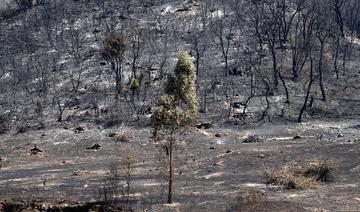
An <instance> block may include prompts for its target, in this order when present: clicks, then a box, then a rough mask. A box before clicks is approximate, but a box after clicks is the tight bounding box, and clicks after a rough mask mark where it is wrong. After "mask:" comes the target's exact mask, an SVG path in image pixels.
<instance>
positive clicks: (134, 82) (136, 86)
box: [130, 78, 140, 90]
mask: <svg viewBox="0 0 360 212" xmlns="http://www.w3.org/2000/svg"><path fill="white" fill-rule="evenodd" d="M139 88H140V81H139V79H137V78H134V79H132V80H131V85H130V89H131V90H137V89H139Z"/></svg>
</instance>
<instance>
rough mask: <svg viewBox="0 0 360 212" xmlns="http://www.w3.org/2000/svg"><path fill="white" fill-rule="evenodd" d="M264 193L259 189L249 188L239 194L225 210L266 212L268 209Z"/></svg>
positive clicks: (233, 211) (232, 211)
mask: <svg viewBox="0 0 360 212" xmlns="http://www.w3.org/2000/svg"><path fill="white" fill-rule="evenodd" d="M267 208H268V206H267V200H266V194H265V193H263V192H261V191H259V190H255V189H252V190H249V191H248V192H247V193H245V194H242V195H239V196H238V197H237V198H236V200H235V202H234V203H231V204H230V207H229V208H228V210H227V211H231V212H266V211H268V209H267Z"/></svg>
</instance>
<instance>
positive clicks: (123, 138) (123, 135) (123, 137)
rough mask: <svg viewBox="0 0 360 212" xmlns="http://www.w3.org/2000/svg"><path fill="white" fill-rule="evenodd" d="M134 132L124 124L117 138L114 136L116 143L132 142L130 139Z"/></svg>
mask: <svg viewBox="0 0 360 212" xmlns="http://www.w3.org/2000/svg"><path fill="white" fill-rule="evenodd" d="M132 135H133V130H132V128H131V127H129V126H128V125H126V124H122V125H121V126H120V127H119V129H118V132H117V134H116V136H114V138H115V141H116V142H130V139H131V138H132Z"/></svg>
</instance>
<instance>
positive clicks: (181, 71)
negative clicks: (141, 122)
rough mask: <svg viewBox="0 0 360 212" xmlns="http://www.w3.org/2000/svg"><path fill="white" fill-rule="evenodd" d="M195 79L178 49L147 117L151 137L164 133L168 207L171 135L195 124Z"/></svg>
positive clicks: (189, 63)
mask: <svg viewBox="0 0 360 212" xmlns="http://www.w3.org/2000/svg"><path fill="white" fill-rule="evenodd" d="M195 80H196V75H195V67H194V64H193V62H192V61H191V58H190V55H188V53H187V52H186V51H185V50H181V52H180V55H179V58H178V62H177V64H176V67H175V76H171V75H169V79H168V84H167V86H166V90H165V94H164V95H163V96H161V97H160V99H159V100H158V101H157V103H156V107H155V109H154V112H153V115H152V117H151V119H152V123H153V126H154V132H155V133H154V136H155V137H156V136H158V130H162V131H164V132H163V133H165V134H168V144H167V146H166V149H167V151H166V154H167V156H168V157H169V180H168V200H167V203H168V204H171V203H172V201H173V200H172V195H173V188H172V186H173V178H174V167H173V166H174V165H173V157H174V156H173V149H174V140H175V137H174V135H175V134H179V133H180V132H179V130H183V129H184V128H186V127H191V126H193V125H195V123H196V120H197V108H198V107H197V105H198V103H197V95H196V86H195Z"/></svg>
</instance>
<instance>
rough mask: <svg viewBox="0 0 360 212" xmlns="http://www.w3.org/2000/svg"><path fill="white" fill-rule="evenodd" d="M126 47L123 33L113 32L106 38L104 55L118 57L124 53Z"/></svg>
mask: <svg viewBox="0 0 360 212" xmlns="http://www.w3.org/2000/svg"><path fill="white" fill-rule="evenodd" d="M125 48H126V45H125V40H124V37H123V35H122V34H113V35H110V36H109V37H107V38H106V39H105V47H104V50H103V56H105V58H114V57H118V56H119V55H121V54H122V53H124V51H125Z"/></svg>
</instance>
